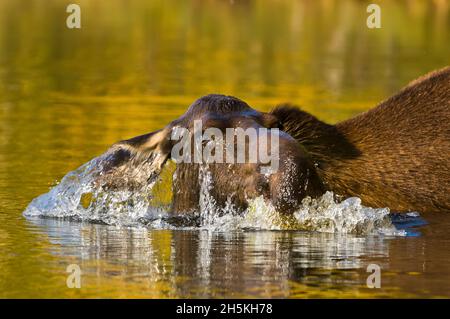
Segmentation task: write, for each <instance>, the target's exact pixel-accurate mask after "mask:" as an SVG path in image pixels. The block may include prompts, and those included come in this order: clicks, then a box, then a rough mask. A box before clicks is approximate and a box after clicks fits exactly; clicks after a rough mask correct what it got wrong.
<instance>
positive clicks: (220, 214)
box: [24, 152, 418, 236]
mask: <svg viewBox="0 0 450 319" xmlns="http://www.w3.org/2000/svg"><path fill="white" fill-rule="evenodd" d="M112 156H114V154H112V153H111V152H107V153H105V154H103V155H101V156H99V157H97V158H94V159H93V160H91V161H90V162H88V163H86V164H84V165H82V166H81V167H80V168H78V169H77V170H75V171H73V172H70V173H68V174H67V175H66V176H65V177H64V178H63V179H62V180H61V182H60V183H59V184H58V185H57V186H55V187H54V188H52V189H51V190H50V191H49V192H48V193H46V194H43V195H41V196H39V197H37V198H35V199H34V200H33V201H32V202H31V203H30V204H29V206H28V207H27V208H26V210H25V212H24V215H25V216H27V217H32V216H39V217H54V218H70V219H75V220H80V221H88V222H100V223H105V224H108V225H118V226H136V227H149V228H157V229H158V228H177V227H176V226H174V225H173V224H171V223H169V222H168V220H169V217H170V214H169V213H168V212H167V207H162V206H155V205H153V204H152V199H154V196H155V194H153V193H152V189H153V187H154V185H155V183H156V181H157V178H155V176H157V175H158V174H157V173H158V172H157V171H156V170H155V168H154V167H153V166H152V165H151V160H152V159H149V160H148V161H145V162H142V163H140V164H135V165H130V164H127V165H122V166H120V167H118V168H115V169H114V170H113V172H112V173H111V172H108V174H105V173H104V171H105V167H106V166H107V165H108V163H110V162H111V160H112ZM149 163H150V165H149ZM118 176H120V178H118ZM149 176H151V178H148V177H149ZM114 177H115V178H114ZM112 180H114V183H111V181H112ZM200 183H201V184H200V185H201V192H200V211H199V212H198V214H197V215H196V216H195V217H196V218H198V222H197V224H198V225H200V227H201V228H203V229H207V230H212V231H230V230H238V229H265V230H306V231H319V232H330V233H352V234H359V235H367V234H384V235H390V236H404V235H406V231H405V230H404V229H397V228H396V227H395V226H394V224H393V223H392V220H391V215H390V213H389V209H387V208H383V209H374V208H370V207H365V206H363V205H361V200H360V199H359V198H356V197H353V198H348V199H346V200H343V201H338V200H336V199H335V196H334V194H333V193H332V192H327V193H325V194H324V195H323V196H321V197H320V198H318V199H311V198H309V197H307V198H305V199H304V200H303V201H302V205H301V207H300V209H298V210H297V211H296V212H294V214H292V215H289V216H285V215H282V214H280V213H278V212H277V211H276V210H275V209H274V207H273V206H272V205H270V204H269V203H267V202H266V201H265V200H264V198H263V197H262V196H260V197H257V198H255V199H252V200H249V207H248V209H247V210H246V211H245V212H244V213H238V212H237V210H236V209H235V208H234V207H233V205H232V201H231V196H230V200H229V203H227V205H226V206H225V207H224V208H219V207H217V206H216V203H215V201H214V199H213V198H212V196H210V190H211V188H212V187H214V185H213V181H212V180H211V175H210V173H209V171H208V169H207V167H201V169H200ZM417 218H418V217H417ZM178 228H180V227H178ZM181 228H186V226H183V227H181Z"/></svg>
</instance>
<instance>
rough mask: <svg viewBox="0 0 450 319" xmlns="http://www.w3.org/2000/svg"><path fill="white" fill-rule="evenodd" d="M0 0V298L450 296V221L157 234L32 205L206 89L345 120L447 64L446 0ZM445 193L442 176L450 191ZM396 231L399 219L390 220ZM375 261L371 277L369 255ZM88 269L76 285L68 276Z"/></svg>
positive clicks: (432, 218) (261, 105)
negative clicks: (375, 283) (391, 231)
mask: <svg viewBox="0 0 450 319" xmlns="http://www.w3.org/2000/svg"><path fill="white" fill-rule="evenodd" d="M79 3H80V5H81V7H82V29H81V30H69V29H67V28H66V27H65V24H64V22H65V18H66V13H65V7H64V3H63V2H61V1H56V0H50V1H25V0H20V1H17V0H4V1H1V2H0V127H1V134H0V297H52V298H56V297H63V298H69V297H292V298H302V297H436V296H443V297H449V296H450V293H449V291H450V249H449V248H450V237H449V235H448V233H447V231H448V229H450V227H449V226H450V217H449V216H445V215H439V214H437V215H426V216H424V215H422V218H424V219H425V220H426V222H427V224H426V225H422V226H417V227H414V225H407V226H408V227H407V229H408V233H409V236H395V237H388V236H380V235H377V236H374V235H364V236H361V235H351V234H329V233H321V232H302V231H256V230H255V231H244V230H237V231H227V232H221V231H213V232H211V231H207V230H170V229H163V230H149V229H146V228H144V227H117V226H108V225H100V224H93V223H79V222H71V221H63V220H55V219H42V218H30V219H25V218H24V217H23V215H22V212H23V210H24V209H25V208H26V206H27V205H28V204H29V202H30V201H31V200H32V199H33V198H35V197H37V196H38V195H40V194H42V193H45V192H47V191H48V190H49V188H50V187H52V186H54V185H55V184H56V183H57V182H58V181H59V180H61V178H62V177H63V176H64V175H65V174H66V173H67V172H69V171H72V170H74V169H75V168H77V167H79V166H80V165H81V164H83V163H85V162H87V161H89V160H90V159H92V158H94V157H95V156H98V155H100V154H102V153H103V152H104V151H105V150H106V149H107V148H108V146H109V145H111V144H112V143H114V142H116V141H118V140H121V139H125V138H129V137H132V136H136V135H139V134H142V133H146V132H149V131H153V130H155V129H158V128H160V127H162V126H163V125H165V124H166V123H168V122H169V121H170V120H172V119H173V118H174V117H176V116H179V115H180V114H182V113H183V112H184V110H185V109H186V107H187V106H188V105H189V104H190V103H192V101H193V100H195V99H196V98H198V97H199V96H202V95H205V94H208V93H223V94H231V95H235V96H238V97H240V98H242V99H244V100H245V101H247V102H248V103H249V104H250V105H252V106H253V107H255V108H257V109H260V110H263V111H264V110H268V109H270V108H271V107H273V106H274V105H275V104H276V103H281V102H286V101H289V102H292V103H295V104H298V105H300V106H301V107H302V108H303V109H305V110H307V111H309V112H311V113H313V114H314V115H316V116H318V117H319V118H320V119H322V120H325V121H328V122H330V123H335V122H337V121H339V120H342V119H345V118H348V117H350V116H352V115H354V114H357V113H359V112H362V111H364V110H367V109H368V108H370V107H372V106H374V105H375V104H376V103H378V102H379V101H381V100H383V99H385V98H386V97H388V96H389V95H390V94H393V93H394V92H395V91H397V90H398V89H400V88H401V87H402V86H403V85H405V84H406V83H408V82H409V81H410V80H412V79H414V78H415V77H417V76H419V75H422V74H424V73H426V72H428V71H430V70H433V69H435V68H439V67H442V66H444V65H448V64H450V61H449V56H450V46H449V43H450V18H449V6H448V4H447V2H445V1H441V2H439V1H436V2H431V1H429V2H428V1H389V3H386V4H384V5H383V13H382V14H383V22H382V23H383V27H382V28H381V29H380V30H369V29H367V28H366V27H365V19H366V11H365V8H366V5H367V3H365V2H363V1H350V0H348V1H325V0H322V1H234V4H231V3H230V2H228V1H173V0H168V1H167V0H164V1H163V0H160V1H127V2H123V1H116V0H112V1H101V0H99V1H95V2H93V1H80V2H79ZM443 187H447V186H446V185H443ZM396 224H397V226H398V227H399V228H400V227H402V224H401V222H396ZM372 263H375V264H378V265H380V267H381V269H382V282H381V288H380V289H369V288H367V287H366V278H367V276H368V273H367V272H366V268H367V265H369V264H372ZM69 264H78V265H80V267H81V269H82V272H83V275H82V288H81V289H69V288H67V286H66V278H67V275H68V274H67V273H66V272H65V270H66V267H67V266H68V265H69Z"/></svg>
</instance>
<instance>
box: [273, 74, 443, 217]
mask: <svg viewBox="0 0 450 319" xmlns="http://www.w3.org/2000/svg"><path fill="white" fill-rule="evenodd" d="M272 114H273V115H275V116H277V117H278V118H279V120H280V122H281V123H282V126H283V127H284V130H285V131H286V132H287V133H289V134H290V135H292V136H294V137H295V138H296V139H297V140H298V141H299V142H300V143H301V144H302V145H303V146H304V147H305V148H306V150H307V153H308V154H310V156H311V157H312V158H313V161H314V162H315V163H316V164H317V172H318V174H319V176H320V178H321V179H322V181H323V182H324V184H325V186H326V188H327V189H329V190H332V191H334V192H335V193H336V194H340V195H343V196H345V197H348V196H358V197H360V198H361V199H362V202H363V203H364V204H365V205H368V206H372V207H389V208H390V209H391V210H392V211H397V212H403V211H420V212H450V194H449V186H450V68H445V69H442V70H440V71H436V72H433V73H430V74H429V75H426V76H424V77H421V78H420V79H417V80H415V81H413V82H411V83H410V84H409V85H408V86H407V87H405V88H404V89H403V90H401V91H400V92H399V93H398V94H396V95H394V96H392V97H391V98H389V99H387V100H386V101H384V102H382V103H381V104H380V105H378V106H377V107H375V108H373V109H371V110H369V111H367V112H365V113H363V114H360V115H358V116H356V117H354V118H352V119H349V120H346V121H343V122H341V123H338V124H336V125H328V124H325V123H323V122H321V121H319V120H317V119H316V118H314V117H312V116H311V115H309V114H307V113H304V112H302V111H300V110H297V109H294V108H292V107H288V106H281V107H279V108H276V109H274V110H273V111H272Z"/></svg>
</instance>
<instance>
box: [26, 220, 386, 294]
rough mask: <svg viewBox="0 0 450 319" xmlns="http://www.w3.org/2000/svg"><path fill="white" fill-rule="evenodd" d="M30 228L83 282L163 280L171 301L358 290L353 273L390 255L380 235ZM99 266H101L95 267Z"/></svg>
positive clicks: (60, 225) (67, 225)
mask: <svg viewBox="0 0 450 319" xmlns="http://www.w3.org/2000/svg"><path fill="white" fill-rule="evenodd" d="M31 222H32V223H33V224H35V225H39V226H40V227H41V229H42V230H43V231H44V232H47V233H48V236H49V241H50V242H51V243H52V244H53V246H54V247H60V246H63V247H64V250H63V252H61V251H60V249H59V248H55V249H54V250H53V251H52V253H54V254H61V253H63V254H68V255H70V256H73V257H75V258H76V259H77V260H78V263H79V265H80V267H81V269H82V271H83V273H84V274H85V275H86V276H88V279H87V280H89V278H90V277H91V276H93V275H94V274H93V272H101V275H105V276H111V277H117V276H118V277H120V278H123V279H126V280H130V281H135V282H138V283H139V282H142V281H145V282H165V283H167V285H169V286H170V291H169V292H168V293H169V295H168V296H178V297H179V296H194V297H209V296H221V295H224V294H225V295H230V294H231V295H237V296H252V295H253V296H262V295H264V291H265V289H267V291H271V293H273V294H274V296H285V297H288V296H291V295H292V293H293V292H292V291H291V288H292V285H294V284H297V286H298V287H300V286H304V289H305V290H306V286H309V285H311V287H312V289H311V291H310V292H308V293H314V292H316V291H315V289H314V287H317V286H324V287H325V286H326V287H329V288H330V287H333V286H339V285H340V284H342V283H345V285H346V286H348V287H347V288H349V287H352V286H354V288H355V289H362V287H364V286H363V285H364V283H365V281H364V276H360V275H361V273H360V272H359V271H358V270H359V269H360V268H364V266H365V264H366V262H365V261H364V257H365V256H367V255H370V256H372V257H374V256H376V257H377V258H378V259H379V260H380V266H384V265H385V264H386V258H387V257H388V255H389V247H388V245H387V239H384V238H383V237H379V236H378V237H353V236H348V235H339V234H325V233H313V232H281V231H248V232H231V233H221V232H209V231H179V230H178V231H169V230H159V231H157V230H154V231H149V230H147V229H139V228H115V227H111V226H105V225H98V224H97V225H96V224H82V223H76V222H67V221H59V220H54V219H42V218H37V219H32V220H31ZM98 261H102V262H106V265H105V266H103V267H99V266H98V264H97V262H98ZM109 264H110V265H109ZM237 265H239V267H237ZM110 267H111V268H112V269H117V268H119V269H120V271H119V272H115V271H114V270H109V268H110ZM340 270H346V271H342V272H341V271H340ZM261 284H262V285H261ZM366 289H367V288H366ZM146 293H152V292H151V291H150V292H146ZM153 293H154V292H153ZM161 293H162V294H164V292H161ZM305 293H306V292H305ZM316 293H317V292H316Z"/></svg>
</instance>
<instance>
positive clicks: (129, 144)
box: [111, 127, 173, 169]
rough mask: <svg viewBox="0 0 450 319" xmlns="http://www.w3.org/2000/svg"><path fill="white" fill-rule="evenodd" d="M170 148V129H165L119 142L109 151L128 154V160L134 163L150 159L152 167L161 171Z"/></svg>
mask: <svg viewBox="0 0 450 319" xmlns="http://www.w3.org/2000/svg"><path fill="white" fill-rule="evenodd" d="M172 146H173V145H172V141H171V140H170V129H168V128H167V127H165V128H164V129H161V130H158V131H155V132H151V133H148V134H144V135H140V136H136V137H133V138H130V139H128V140H123V141H120V142H118V143H116V144H114V145H113V146H112V147H111V149H112V150H113V151H118V152H123V151H126V152H128V153H129V154H130V156H129V157H130V159H131V160H133V161H135V162H144V161H148V160H150V159H151V161H152V165H154V166H155V168H157V169H161V168H162V167H163V165H164V164H165V162H166V161H167V159H168V158H169V157H170V152H171V150H172Z"/></svg>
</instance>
